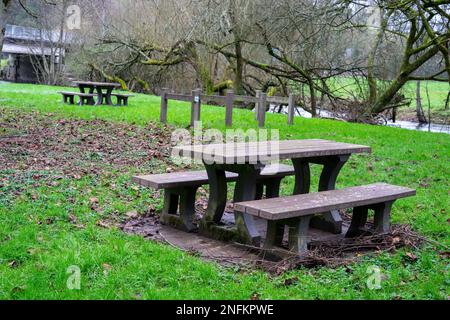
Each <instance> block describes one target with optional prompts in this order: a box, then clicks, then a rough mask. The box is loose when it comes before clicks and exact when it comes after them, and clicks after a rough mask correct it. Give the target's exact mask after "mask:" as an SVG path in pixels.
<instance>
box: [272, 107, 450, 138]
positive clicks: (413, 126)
mask: <svg viewBox="0 0 450 320" xmlns="http://www.w3.org/2000/svg"><path fill="white" fill-rule="evenodd" d="M278 109H279V106H277V105H271V106H270V110H269V112H272V113H278ZM297 110H298V113H296V114H295V116H296V117H298V116H300V117H303V118H311V113H309V112H308V111H306V110H304V109H303V108H299V107H298V108H297ZM287 112H288V108H287V107H283V108H282V109H281V113H284V114H287ZM299 113H300V115H299ZM318 113H319V115H320V116H321V117H324V118H335V119H339V117H336V115H335V114H333V113H331V112H328V111H327V110H319V111H318ZM386 125H387V126H388V127H396V128H402V129H407V130H415V131H424V132H437V133H447V134H450V124H437V123H431V125H428V124H420V123H418V122H412V121H396V122H395V123H393V122H392V121H388V123H387V124H386Z"/></svg>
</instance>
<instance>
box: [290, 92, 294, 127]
mask: <svg viewBox="0 0 450 320" xmlns="http://www.w3.org/2000/svg"><path fill="white" fill-rule="evenodd" d="M294 118H295V101H294V95H293V94H290V95H289V103H288V125H293V124H294Z"/></svg>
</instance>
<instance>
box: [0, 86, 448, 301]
mask: <svg viewBox="0 0 450 320" xmlns="http://www.w3.org/2000/svg"><path fill="white" fill-rule="evenodd" d="M60 89H61V88H56V87H48V86H37V85H17V84H0V143H1V142H2V139H4V138H5V137H8V138H11V137H19V138H20V137H23V136H26V135H30V134H31V132H30V130H31V129H29V128H32V127H33V121H35V119H38V118H42V119H40V120H39V121H37V120H36V121H37V122H36V123H46V126H48V129H49V130H51V132H52V133H54V134H58V132H59V134H60V135H62V133H61V132H60V130H63V128H64V130H68V131H67V132H68V133H67V134H69V133H70V132H71V130H72V129H71V128H70V126H69V128H68V127H67V125H68V124H67V123H65V122H64V121H81V120H82V121H84V122H83V125H84V126H83V127H82V130H81V129H80V130H81V131H79V132H81V134H82V135H83V136H86V137H91V138H90V139H92V140H89V141H91V142H90V143H93V144H95V139H94V138H92V137H95V132H97V130H100V127H101V126H109V123H111V124H114V125H120V126H123V127H120V128H121V129H120V128H119V129H117V130H118V131H117V132H118V136H117V139H123V140H125V141H126V142H129V143H130V144H131V143H138V142H137V140H138V139H135V138H136V137H139V135H140V134H142V135H143V136H145V132H147V131H148V132H150V133H151V134H153V136H152V135H150V137H154V139H151V138H149V137H147V138H146V139H147V140H148V141H143V144H145V148H147V149H155V148H157V145H155V141H157V140H158V135H161V137H162V132H166V131H168V130H169V132H170V128H162V127H161V126H160V125H159V124H157V123H154V122H155V121H156V120H157V119H159V102H160V99H159V98H158V97H153V96H146V95H137V96H136V97H135V98H133V99H131V101H130V106H128V107H124V108H115V107H95V106H83V107H80V106H67V105H63V104H62V103H61V98H60V96H59V95H58V94H57V93H56V92H57V91H59V90H60ZM189 117H190V107H189V105H188V104H185V103H177V102H169V115H168V119H169V122H170V126H171V128H177V127H183V128H184V127H186V126H187V125H188V123H189ZM224 118H225V110H224V108H220V107H212V106H204V107H202V120H203V125H204V127H207V128H218V129H220V130H225V127H224ZM63 119H64V120H63ZM99 119H101V120H106V121H103V122H99ZM295 120H296V121H295V125H294V126H287V125H286V117H285V116H281V115H277V114H268V115H267V122H266V123H267V128H269V129H280V136H281V139H306V138H317V139H330V140H336V141H341V142H350V143H357V144H363V145H369V146H371V147H372V148H373V153H372V154H371V155H357V156H354V157H352V159H351V161H350V163H349V164H347V165H346V167H345V168H344V169H343V171H342V173H341V175H340V177H339V180H338V186H339V187H346V186H353V185H359V184H369V183H373V182H389V183H393V184H399V185H404V186H407V187H412V188H416V189H417V190H418V192H417V193H418V195H417V197H415V198H410V199H406V200H402V201H399V202H398V203H397V204H396V205H395V206H394V210H393V217H392V219H393V222H394V223H408V224H410V225H411V226H412V227H413V229H414V230H415V231H417V232H419V233H421V234H422V235H424V236H426V237H428V238H429V239H431V240H432V241H435V242H436V243H433V242H430V243H427V244H424V246H423V247H421V248H420V249H417V250H415V249H402V250H400V251H398V252H396V253H393V254H388V253H374V254H372V255H370V256H367V257H364V258H362V259H361V261H360V262H358V263H356V264H353V265H350V266H347V267H339V268H336V269H331V268H315V269H299V270H295V271H290V272H288V273H286V274H284V275H282V276H274V275H268V274H266V273H264V272H261V271H240V270H237V269H233V268H224V267H221V266H219V265H216V264H214V263H210V262H205V261H203V260H200V259H199V258H197V257H195V256H192V255H190V254H188V253H185V252H181V251H179V250H176V249H174V248H172V247H170V246H167V245H162V244H158V243H154V242H152V241H148V240H145V239H144V238H142V237H138V236H129V235H126V234H124V233H123V232H122V231H120V230H118V229H117V228H114V227H112V228H105V225H104V224H103V223H99V221H104V220H105V219H106V220H107V219H108V218H111V217H114V219H119V220H120V219H124V218H125V217H126V213H127V212H130V211H132V210H137V211H138V213H140V214H144V213H145V212H146V211H147V210H148V207H153V208H154V209H155V210H156V212H158V210H160V209H161V197H160V196H159V195H158V194H157V193H153V192H152V191H151V190H147V189H143V188H137V187H136V186H134V185H133V184H131V183H130V178H131V176H132V175H134V174H136V173H144V172H146V173H148V172H165V170H166V168H167V167H168V166H173V164H172V163H170V162H169V161H166V160H165V159H156V158H155V159H148V161H141V162H139V161H138V157H139V154H132V155H130V161H129V162H125V163H123V162H122V161H116V160H117V159H113V158H110V157H111V155H107V154H106V152H105V154H99V153H95V154H89V157H88V158H89V159H87V158H86V159H85V158H83V157H84V155H85V153H84V151H80V153H83V157H80V156H79V155H76V153H77V152H78V150H84V149H82V148H84V146H85V143H86V142H85V140H84V138H83V139H79V141H78V140H77V134H74V135H73V136H71V137H69V136H68V137H67V141H65V140H63V141H65V146H64V150H63V151H64V154H65V155H67V156H66V157H65V158H56V159H57V162H52V161H51V158H52V157H53V154H51V152H49V154H48V158H49V159H48V160H49V163H48V164H45V163H43V164H42V165H41V166H39V165H34V164H33V163H34V162H33V161H34V160H33V159H30V157H29V155H27V154H12V152H10V150H0V152H2V153H3V152H4V153H5V154H8V156H14V157H15V159H22V160H21V161H18V162H17V161H16V163H15V166H13V167H10V166H7V165H5V164H4V163H2V164H1V165H0V299H250V297H251V296H252V295H254V294H255V293H257V294H259V296H260V298H261V299H447V298H448V297H449V296H450V278H449V259H448V257H449V249H448V246H449V244H450V237H449V231H450V215H449V209H450V206H449V192H450V190H449V175H450V136H449V135H446V134H437V133H423V132H415V131H407V130H402V129H397V128H388V127H378V126H369V125H360V124H349V123H344V122H338V121H331V120H318V119H303V118H298V119H297V118H296V119H295ZM21 121H22V123H30V122H31V125H29V128H28V129H26V130H25V129H24V128H23V127H21V126H17V127H14V128H13V129H11V124H13V123H21ZM69 124H70V123H69ZM234 125H235V128H242V129H244V130H245V129H250V128H256V123H255V120H254V115H253V114H252V113H251V112H249V111H246V110H236V111H235V113H234ZM108 128H109V127H108ZM131 128H135V129H133V130H134V131H132V132H131V131H130V130H131ZM77 132H78V131H77ZM98 132H99V131H98ZM64 134H66V131H64ZM44 138H45V139H44ZM117 139H116V140H114V141H116V142H114V141H105V142H103V141H101V142H100V144H102V143H106V146H105V148H109V147H111V146H112V145H114V143H119V142H117ZM133 139H134V140H133ZM161 139H162V138H161ZM135 140H136V141H135ZM132 141H134V142H132ZM29 143H31V142H29ZM51 143H52V137H43V141H41V142H40V144H41V145H44V146H45V145H46V144H51ZM18 144H20V142H18ZM126 147H127V146H126V143H125V144H124V145H120V148H123V150H128V149H126ZM143 148H144V147H143ZM48 150H51V148H50V149H48ZM61 154H62V153H61ZM54 156H55V157H57V154H55V155H54ZM71 157H73V159H75V160H76V161H75V160H74V161H75V163H71V162H70V161H67V160H70V159H72V158H71ZM102 157H105V160H104V161H101V159H102ZM133 157H136V158H133ZM97 158H100V161H98V160H96V159H97ZM80 159H81V160H83V161H81V160H80ZM119 160H120V159H119ZM60 161H67V166H68V167H67V168H69V169H71V170H73V171H76V172H71V171H70V170H64V168H63V167H62V166H59V162H60ZM78 161H79V162H78ZM133 161H136V162H135V163H138V165H136V164H133ZM96 163H97V164H102V163H105V165H104V166H102V167H101V170H99V171H98V172H97V171H96V169H97V168H96V167H93V166H92V165H91V164H96ZM117 163H119V164H120V165H119V164H117ZM74 168H75V169H74ZM313 173H315V176H317V173H318V168H314V170H313ZM316 180H317V179H316ZM316 184H317V182H316ZM292 186H293V179H292V178H291V179H287V180H286V181H285V182H284V183H283V193H284V194H287V193H288V192H289V190H292ZM438 242H439V243H442V245H438V244H437V243H438ZM411 256H412V257H414V259H411ZM73 265H75V266H78V267H79V268H80V269H81V276H82V278H81V290H69V289H68V288H67V286H66V281H67V278H68V276H69V275H68V274H67V273H66V271H67V268H68V267H70V266H73ZM374 265H375V266H378V267H380V268H381V270H382V272H383V275H384V276H383V281H382V286H381V289H379V290H369V289H368V287H367V285H366V283H367V280H368V277H369V275H368V274H367V270H368V267H370V266H374ZM292 279H294V280H292ZM286 280H289V281H286Z"/></svg>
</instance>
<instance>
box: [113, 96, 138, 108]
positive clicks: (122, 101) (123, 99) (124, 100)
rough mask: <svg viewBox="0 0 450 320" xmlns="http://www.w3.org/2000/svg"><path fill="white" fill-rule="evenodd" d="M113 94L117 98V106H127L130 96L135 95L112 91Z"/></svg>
mask: <svg viewBox="0 0 450 320" xmlns="http://www.w3.org/2000/svg"><path fill="white" fill-rule="evenodd" d="M111 96H113V97H116V98H117V104H116V105H117V106H127V105H128V98H131V97H134V95H132V94H126V93H111Z"/></svg>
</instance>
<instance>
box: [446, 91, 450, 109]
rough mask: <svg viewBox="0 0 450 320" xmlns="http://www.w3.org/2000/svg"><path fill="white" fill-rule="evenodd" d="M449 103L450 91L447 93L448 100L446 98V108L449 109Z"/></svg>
mask: <svg viewBox="0 0 450 320" xmlns="http://www.w3.org/2000/svg"><path fill="white" fill-rule="evenodd" d="M449 103H450V92H449V93H448V95H447V100H445V110H448V106H449Z"/></svg>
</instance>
